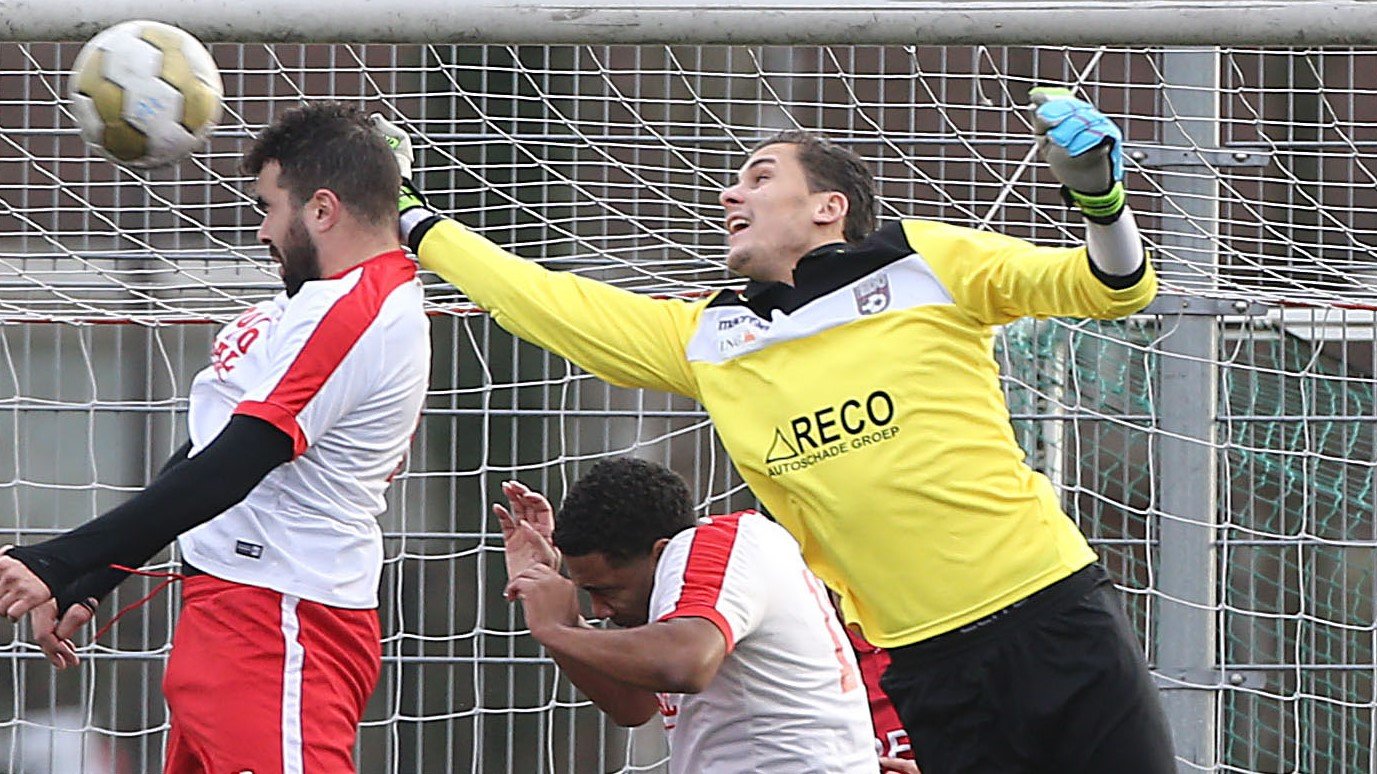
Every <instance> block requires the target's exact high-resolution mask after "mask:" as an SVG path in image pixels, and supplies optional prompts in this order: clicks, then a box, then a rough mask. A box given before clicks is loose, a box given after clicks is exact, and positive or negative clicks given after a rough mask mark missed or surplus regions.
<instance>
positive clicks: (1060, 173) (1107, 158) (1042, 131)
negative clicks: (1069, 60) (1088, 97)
mask: <svg viewBox="0 0 1377 774" xmlns="http://www.w3.org/2000/svg"><path fill="white" fill-rule="evenodd" d="M1028 96H1029V98H1030V99H1031V100H1032V103H1033V104H1032V105H1031V106H1029V110H1030V111H1031V112H1032V114H1033V134H1034V136H1035V137H1036V138H1037V144H1038V155H1040V156H1041V157H1042V160H1043V161H1045V162H1047V166H1049V167H1051V168H1052V175H1053V176H1054V177H1056V178H1057V180H1058V181H1059V182H1060V183H1061V185H1062V198H1064V199H1065V200H1066V203H1067V204H1069V205H1074V206H1076V207H1078V208H1079V209H1080V211H1081V212H1082V213H1083V214H1084V215H1085V217H1086V219H1088V220H1090V221H1092V222H1095V223H1113V222H1114V221H1115V220H1118V218H1119V214H1120V213H1122V212H1123V211H1124V204H1125V202H1126V197H1125V194H1124V158H1123V144H1124V136H1123V134H1122V133H1121V132H1120V131H1119V127H1117V126H1115V125H1114V122H1113V121H1110V120H1109V119H1108V118H1107V117H1105V115H1104V113H1101V112H1100V111H1099V110H1097V109H1096V108H1095V106H1094V105H1092V104H1090V103H1089V102H1086V101H1085V100H1081V99H1076V98H1075V97H1074V96H1073V95H1072V94H1071V91H1070V90H1069V89H1062V88H1052V87H1039V88H1036V89H1033V90H1032V91H1030V92H1028Z"/></svg>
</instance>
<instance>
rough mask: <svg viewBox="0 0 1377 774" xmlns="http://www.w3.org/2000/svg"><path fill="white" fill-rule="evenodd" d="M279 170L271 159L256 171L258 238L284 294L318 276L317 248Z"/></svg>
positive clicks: (319, 273)
mask: <svg viewBox="0 0 1377 774" xmlns="http://www.w3.org/2000/svg"><path fill="white" fill-rule="evenodd" d="M279 172H280V168H279V167H278V165H277V162H271V161H270V162H268V163H267V164H265V165H263V171H262V172H261V173H260V174H259V175H258V184H257V189H258V207H259V209H260V210H261V211H262V213H263V224H262V225H261V226H259V227H258V241H260V242H262V243H263V244H265V245H267V246H268V253H269V254H270V255H271V256H272V257H273V260H274V261H276V262H277V266H278V274H279V276H281V277H282V284H283V285H284V286H285V287H286V289H287V295H289V296H294V295H296V293H297V291H298V290H301V286H302V285H304V284H306V283H307V282H310V281H311V280H316V279H320V277H321V269H320V251H319V249H318V248H317V247H316V243H315V240H314V239H313V238H312V236H311V232H310V231H309V230H308V229H307V228H306V223H305V221H304V220H303V212H302V210H303V208H302V207H300V206H298V205H297V204H296V203H295V202H293V201H292V197H291V194H290V193H289V192H288V191H287V189H285V188H283V187H282V186H281V185H279V182H280V181H279V180H278V174H279Z"/></svg>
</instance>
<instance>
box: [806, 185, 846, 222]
mask: <svg viewBox="0 0 1377 774" xmlns="http://www.w3.org/2000/svg"><path fill="white" fill-rule="evenodd" d="M850 210H851V202H849V201H847V199H846V194H843V193H841V192H840V191H822V192H821V193H820V195H819V196H818V197H817V199H816V205H815V206H814V209H813V222H814V223H816V224H817V225H819V226H831V225H833V224H836V223H841V222H842V221H844V220H846V213H847V212H849V211H850Z"/></svg>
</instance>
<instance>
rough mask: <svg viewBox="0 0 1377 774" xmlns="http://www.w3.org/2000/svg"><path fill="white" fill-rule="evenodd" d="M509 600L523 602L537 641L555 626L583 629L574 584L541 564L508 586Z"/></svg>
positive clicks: (528, 622)
mask: <svg viewBox="0 0 1377 774" xmlns="http://www.w3.org/2000/svg"><path fill="white" fill-rule="evenodd" d="M506 594H507V598H508V599H519V600H521V606H522V608H523V609H524V610H525V611H526V626H528V627H530V629H531V634H533V635H535V636H536V637H537V638H539V637H540V632H542V631H544V630H546V629H548V628H550V627H554V626H578V625H579V600H578V593H577V590H576V589H575V588H574V583H573V581H571V580H569V579H568V578H566V577H564V576H563V575H560V574H559V573H558V572H556V571H555V570H553V569H551V568H549V567H546V566H545V565H543V564H537V565H534V566H533V567H531V568H529V569H528V570H526V571H525V572H523V573H521V574H520V575H518V576H517V577H515V578H513V579H512V581H511V582H510V583H508V584H507V589H506Z"/></svg>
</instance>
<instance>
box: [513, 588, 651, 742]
mask: <svg viewBox="0 0 1377 774" xmlns="http://www.w3.org/2000/svg"><path fill="white" fill-rule="evenodd" d="M507 594H508V597H509V598H510V599H514V600H515V599H519V600H521V603H522V606H523V608H524V609H525V611H526V625H527V626H528V627H530V629H531V635H532V636H533V637H535V638H536V640H538V641H540V642H541V644H543V645H545V646H546V649H547V650H549V651H550V655H551V656H552V657H553V658H554V660H555V663H557V664H559V666H560V668H561V669H563V670H564V672H565V675H566V676H567V677H568V678H569V681H570V682H572V683H573V684H574V685H575V686H576V687H577V688H578V689H579V690H580V691H582V692H583V694H584V695H585V696H587V697H588V698H589V699H591V700H592V701H593V703H594V704H597V705H598V708H599V709H601V710H602V711H603V712H606V713H607V715H608V716H609V717H611V718H612V720H613V722H615V723H617V725H620V726H626V727H628V728H630V727H635V726H640V725H643V724H644V723H645V722H646V721H648V720H650V719H651V718H652V717H654V716H655V713H656V712H658V711H659V703H658V702H657V701H656V699H655V693H654V691H651V690H647V689H645V688H641V687H637V686H634V685H631V684H630V683H627V682H625V681H624V680H621V679H619V678H618V673H617V672H616V671H612V672H609V671H607V670H606V669H600V668H595V667H591V666H590V665H589V664H588V663H587V662H586V661H585V660H583V659H580V658H578V657H577V656H576V655H575V654H573V653H567V652H566V651H565V650H564V649H562V648H558V647H552V646H551V645H550V644H549V642H547V641H546V639H545V637H546V636H550V637H552V638H554V639H558V637H559V631H560V630H563V629H578V630H582V631H588V632H596V631H597V630H595V629H592V628H591V627H589V626H588V625H587V623H586V622H584V620H583V618H582V617H581V616H580V615H579V610H578V597H577V592H576V589H575V587H574V584H573V583H572V582H571V581H570V580H569V579H568V578H565V577H563V576H562V575H560V574H559V573H557V572H556V571H555V570H553V569H551V568H549V567H547V566H545V565H543V564H542V565H536V566H534V567H532V568H530V569H529V570H528V571H526V572H525V573H522V574H521V575H520V576H518V577H517V578H515V579H513V580H512V582H511V583H510V584H508V586H507Z"/></svg>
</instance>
